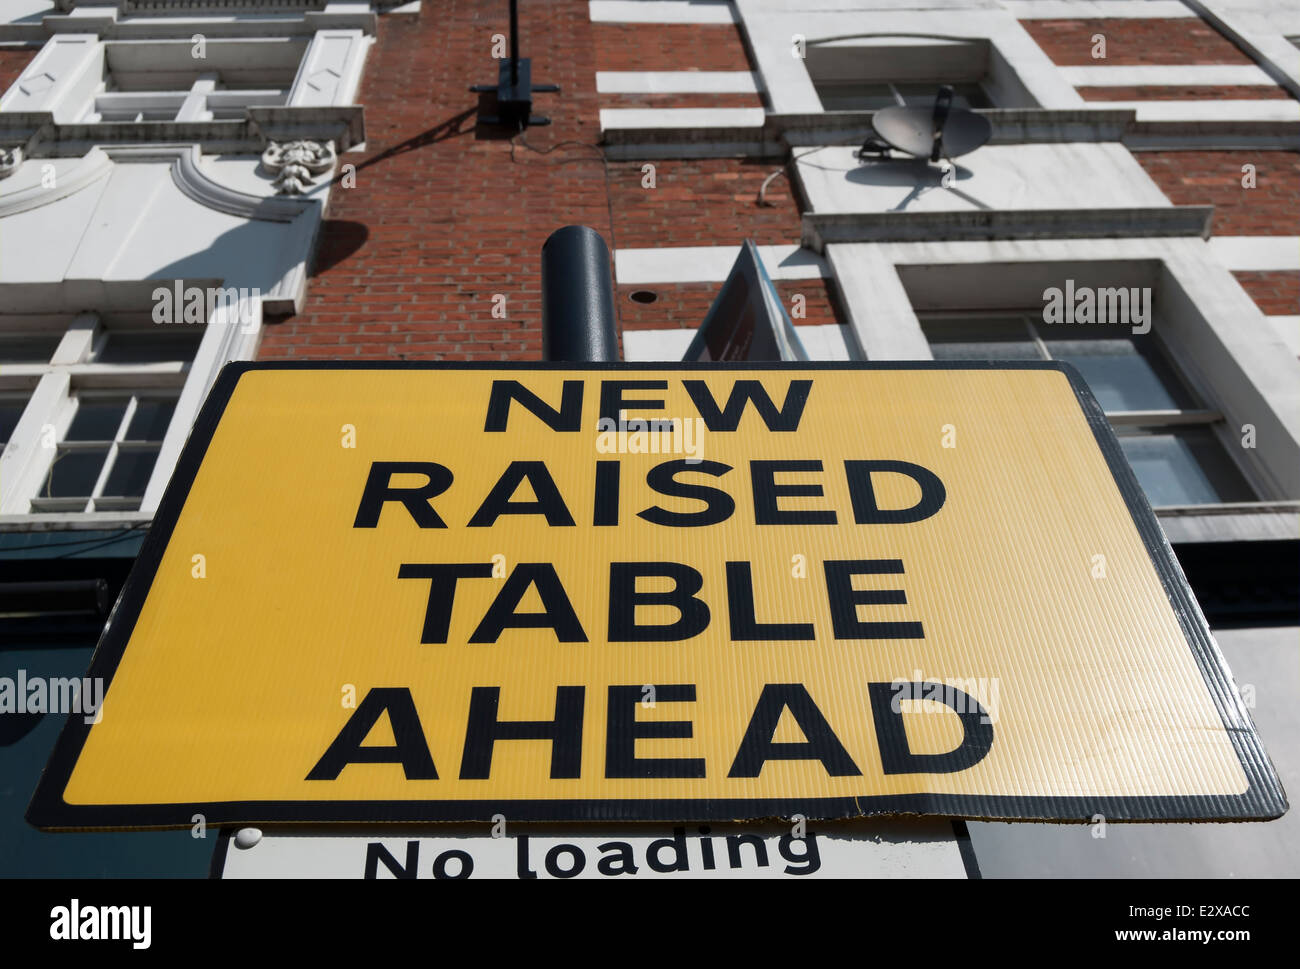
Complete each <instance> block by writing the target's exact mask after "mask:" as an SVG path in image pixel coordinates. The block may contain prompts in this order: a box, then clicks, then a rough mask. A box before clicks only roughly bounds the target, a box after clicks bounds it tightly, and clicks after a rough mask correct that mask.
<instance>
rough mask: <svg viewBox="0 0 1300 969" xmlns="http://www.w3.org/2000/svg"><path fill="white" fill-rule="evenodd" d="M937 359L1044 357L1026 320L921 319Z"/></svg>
mask: <svg viewBox="0 0 1300 969" xmlns="http://www.w3.org/2000/svg"><path fill="white" fill-rule="evenodd" d="M921 329H922V330H923V331H924V332H925V336H926V339H927V340H929V341H930V352H931V353H933V354H934V358H935V359H936V360H1041V359H1042V354H1041V353H1040V352H1039V350H1038V345H1037V344H1036V343H1034V341H1033V340H1031V339H1030V338H1029V331H1028V329H1027V328H1026V327H1025V324H1024V321H1023V320H1021V319H1020V317H1017V316H1007V317H931V318H929V319H923V320H922V321H921Z"/></svg>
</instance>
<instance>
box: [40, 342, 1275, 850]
mask: <svg viewBox="0 0 1300 969" xmlns="http://www.w3.org/2000/svg"><path fill="white" fill-rule="evenodd" d="M90 675H92V676H101V677H104V678H105V679H106V681H107V687H106V693H105V696H104V703H103V707H102V715H101V716H100V718H99V720H98V721H97V722H94V723H86V722H85V719H86V718H82V717H73V718H71V719H70V721H69V723H68V725H67V726H66V728H65V730H64V732H63V734H62V736H61V738H60V740H59V743H58V746H57V748H56V750H55V753H54V755H53V757H52V759H51V762H50V765H49V767H48V768H47V770H46V773H45V775H44V777H43V779H42V782H41V784H40V787H39V789H38V791H37V793H36V796H35V798H34V799H33V802H32V805H31V807H30V809H29V818H30V819H31V820H32V821H33V822H34V823H36V824H38V825H40V826H43V827H55V828H57V827H96V826H103V827H119V826H120V827H131V826H189V825H192V824H194V823H195V815H201V816H202V818H203V820H205V821H206V823H209V824H236V823H258V822H261V823H272V822H298V821H337V822H365V821H406V822H416V821H430V820H445V821H486V820H489V819H492V818H494V817H496V816H501V817H504V818H506V819H510V820H519V821H539V820H543V821H544V820H551V821H566V822H594V821H618V820H659V821H670V820H671V821H704V820H710V819H712V820H723V819H727V820H753V819H761V818H769V817H791V816H794V815H802V816H803V817H805V818H808V819H831V818H841V817H854V816H862V815H873V814H939V815H953V816H965V817H971V818H1007V819H1047V820H1064V821H1083V820H1090V819H1093V818H1095V817H1096V816H1097V815H1101V816H1104V817H1105V818H1106V819H1107V820H1117V821H1118V820H1160V819H1166V820H1198V819H1265V818H1271V817H1276V816H1278V815H1279V814H1281V813H1282V812H1284V811H1285V810H1286V801H1285V796H1284V794H1283V792H1282V790H1281V787H1280V786H1279V783H1278V780H1277V777H1276V774H1275V772H1274V770H1273V767H1272V765H1271V764H1270V763H1269V760H1268V757H1267V754H1266V753H1265V751H1264V749H1263V747H1262V745H1261V743H1260V740H1259V737H1258V736H1257V734H1256V733H1255V730H1254V727H1253V725H1252V724H1251V721H1250V718H1249V716H1248V714H1247V712H1246V710H1245V709H1244V706H1243V705H1242V703H1241V702H1240V700H1239V699H1238V697H1237V694H1236V691H1235V688H1234V684H1233V682H1232V680H1231V676H1230V674H1229V672H1228V670H1227V668H1226V667H1225V665H1224V661H1223V658H1222V656H1221V654H1220V653H1219V651H1218V649H1217V647H1216V646H1215V644H1214V641H1213V639H1212V638H1211V637H1210V634H1209V631H1208V629H1207V628H1206V625H1205V622H1204V619H1203V618H1202V616H1201V614H1200V611H1199V609H1198V607H1197V605H1196V603H1195V600H1194V599H1193V598H1192V595H1191V593H1190V591H1189V589H1188V587H1187V585H1186V582H1185V580H1184V578H1183V576H1182V573H1181V571H1180V570H1179V568H1178V566H1177V563H1176V562H1175V560H1174V558H1173V556H1172V554H1171V552H1170V549H1169V546H1168V545H1167V544H1166V542H1165V540H1164V538H1163V536H1162V533H1161V531H1160V528H1159V525H1158V523H1157V521H1156V519H1155V517H1154V515H1153V514H1152V512H1151V509H1150V508H1149V506H1148V505H1147V504H1146V502H1145V500H1144V499H1143V497H1142V496H1141V492H1140V490H1139V488H1138V484H1137V482H1136V480H1135V478H1134V476H1133V474H1132V471H1131V470H1130V469H1129V467H1128V465H1127V464H1126V462H1125V460H1124V458H1123V456H1122V454H1121V452H1120V450H1119V447H1118V445H1117V443H1116V441H1115V439H1114V437H1113V436H1112V434H1111V431H1110V429H1109V427H1108V425H1107V423H1106V420H1105V417H1104V416H1103V414H1102V412H1101V411H1100V409H1099V408H1098V406H1097V404H1096V402H1095V401H1094V400H1093V398H1092V397H1091V396H1090V395H1089V393H1088V391H1087V389H1086V388H1085V386H1084V385H1083V383H1082V381H1081V380H1080V378H1079V377H1078V376H1077V374H1075V373H1074V371H1072V370H1070V369H1069V368H1068V367H1066V366H1062V365H1059V364H1051V363H1028V364H1005V365H1002V364H999V365H991V364H971V365H965V366H962V365H954V364H946V363H945V364H938V363H935V364H924V363H920V364H918V363H898V364H856V365H855V364H827V365H817V364H796V365H773V366H771V367H766V368H755V367H752V366H748V367H747V366H727V365H720V364H707V365H670V366H658V365H626V364H611V365H592V366H583V367H576V366H567V365H566V366H563V367H561V366H559V365H520V366H507V365H500V364H493V365H466V364H460V365H454V364H428V365H425V364H419V365H394V366H384V365H342V364H338V365H329V364H318V365H311V364H308V365H279V364H233V365H231V366H229V367H227V368H226V370H225V371H224V372H223V373H222V375H221V377H220V379H219V380H218V382H217V384H216V386H215V387H214V389H213V391H212V393H211V396H210V397H209V399H208V401H207V403H206V404H205V406H204V408H203V410H202V413H201V415H200V417H199V419H198V421H197V423H196V425H195V427H194V430H193V433H192V436H191V438H190V440H189V442H188V444H187V445H186V447H185V450H184V453H183V455H182V457H181V459H180V462H179V464H178V467H177V470H176V473H175V475H174V478H173V480H172V482H171V485H170V486H169V488H168V490H167V493H166V496H165V498H164V500H163V502H162V506H161V507H160V509H159V511H158V514H157V517H156V518H155V520H154V524H153V527H152V529H151V531H150V533H149V536H148V539H147V542H146V544H145V546H144V548H143V549H142V551H141V554H140V557H139V560H138V561H137V563H136V565H135V568H134V570H133V572H132V574H131V577H130V579H129V580H128V583H127V585H126V588H125V589H124V591H123V594H122V597H121V600H120V601H119V603H118V605H117V607H116V609H115V611H114V613H113V615H112V618H111V620H110V623H109V625H108V628H107V630H106V632H105V635H104V639H103V641H102V642H101V643H100V646H99V649H98V651H97V653H96V654H95V658H94V660H93V664H92V668H91V671H90Z"/></svg>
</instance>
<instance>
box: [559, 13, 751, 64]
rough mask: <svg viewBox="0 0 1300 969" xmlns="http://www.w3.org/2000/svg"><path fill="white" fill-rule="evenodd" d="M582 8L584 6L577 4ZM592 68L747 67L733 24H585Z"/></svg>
mask: <svg viewBox="0 0 1300 969" xmlns="http://www.w3.org/2000/svg"><path fill="white" fill-rule="evenodd" d="M581 6H582V7H583V9H584V10H585V9H586V6H587V5H586V4H585V3H584V4H581ZM590 29H591V44H593V45H594V46H595V51H596V70H598V71H748V70H749V69H750V65H749V57H748V55H746V53H745V45H744V42H743V41H742V40H741V38H740V28H739V27H737V26H736V25H735V24H607V23H598V24H591V25H590Z"/></svg>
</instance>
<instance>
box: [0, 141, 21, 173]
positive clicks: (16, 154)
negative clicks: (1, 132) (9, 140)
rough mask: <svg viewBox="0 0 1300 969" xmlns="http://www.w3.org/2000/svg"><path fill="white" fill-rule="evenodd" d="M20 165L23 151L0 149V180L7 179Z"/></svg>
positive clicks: (18, 149)
mask: <svg viewBox="0 0 1300 969" xmlns="http://www.w3.org/2000/svg"><path fill="white" fill-rule="evenodd" d="M22 163H23V150H22V149H21V148H16V147H15V148H4V147H0V178H8V177H9V176H10V175H12V174H13V173H14V172H16V171H18V166H19V165H21V164H22Z"/></svg>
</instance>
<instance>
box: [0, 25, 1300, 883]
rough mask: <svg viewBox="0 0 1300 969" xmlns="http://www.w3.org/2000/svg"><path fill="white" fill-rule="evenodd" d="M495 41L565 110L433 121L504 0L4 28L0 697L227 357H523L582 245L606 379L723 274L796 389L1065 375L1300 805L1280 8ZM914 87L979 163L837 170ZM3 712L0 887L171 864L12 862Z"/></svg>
mask: <svg viewBox="0 0 1300 969" xmlns="http://www.w3.org/2000/svg"><path fill="white" fill-rule="evenodd" d="M520 7H521V10H520V31H519V37H520V47H521V53H522V54H523V55H524V56H527V57H530V58H531V59H532V72H533V77H534V80H535V82H548V83H551V84H556V85H558V86H559V91H558V92H553V93H539V94H537V95H536V97H535V101H534V104H533V111H534V113H535V114H539V115H545V116H547V117H548V118H549V119H550V124H549V125H545V126H542V125H535V126H530V127H528V128H527V129H526V130H515V131H511V130H508V129H505V128H503V127H502V126H499V125H497V126H489V125H482V124H478V123H477V120H478V118H479V115H480V114H491V113H492V112H493V110H494V109H493V104H492V100H493V96H492V95H490V94H475V93H471V92H470V91H469V88H470V86H471V85H474V84H482V83H488V82H495V79H496V75H497V69H498V63H499V59H500V58H501V57H503V56H505V55H506V54H507V52H508V41H507V38H508V35H509V26H508V21H507V4H506V3H504V2H497V0H443V2H439V0H423V2H410V3H396V2H392V3H385V2H363V0H279V2H277V0H172V2H167V3H163V2H156V0H53V2H52V0H11V2H9V3H8V4H6V5H5V9H4V11H3V13H2V14H0V448H3V450H0V638H3V639H4V640H5V642H4V643H3V645H0V660H3V662H4V668H2V669H0V675H13V671H16V670H18V669H25V670H28V671H36V672H37V673H39V675H44V676H75V675H79V671H81V670H84V668H85V665H86V663H87V662H88V659H89V656H90V652H91V649H92V647H93V645H94V642H95V639H96V636H97V634H98V630H99V628H100V627H101V626H102V624H103V621H104V618H105V616H106V614H107V608H108V604H110V603H111V602H112V600H113V598H114V597H115V595H116V591H117V589H118V588H120V585H121V582H122V581H123V578H124V576H125V574H126V572H127V571H128V570H129V568H130V564H131V560H132V558H133V556H134V554H135V551H136V550H137V549H138V547H139V543H140V540H141V538H142V535H143V532H144V531H145V530H146V529H147V527H148V524H149V522H150V520H151V516H152V514H153V512H154V511H155V510H156V508H157V506H158V502H159V500H160V498H161V496H162V492H163V489H164V488H165V486H166V483H167V480H168V478H169V476H170V473H171V470H172V468H173V467H174V465H175V462H176V458H177V455H178V454H179V451H180V448H181V446H182V445H183V443H184V441H185V439H186V436H187V434H188V432H189V428H190V425H191V423H192V422H193V419H194V416H195V414H196V413H197V409H198V407H199V405H200V404H201V402H202V400H203V399H204V397H205V395H206V393H207V390H208V389H209V387H210V386H211V384H212V381H213V380H214V379H215V377H216V374H217V373H218V372H219V371H220V369H221V367H222V366H223V365H224V364H225V363H227V362H229V361H233V360H252V359H258V360H352V361H364V360H536V359H539V357H540V350H541V331H540V322H539V316H540V305H541V304H540V274H539V268H540V260H539V254H540V249H541V245H542V243H543V242H544V240H545V239H546V237H547V236H548V235H549V234H550V233H551V232H552V231H554V230H555V229H557V228H559V227H561V226H563V225H567V224H573V223H580V224H585V225H589V226H592V227H593V228H595V229H596V230H597V231H599V232H600V233H601V234H602V236H603V237H604V238H605V240H606V242H607V243H608V244H609V247H610V250H611V252H612V254H613V265H612V267H611V269H612V271H613V273H614V282H615V297H616V299H615V303H616V311H617V315H618V323H619V328H620V331H621V341H622V351H623V356H624V358H625V359H628V360H664V361H671V360H678V359H680V358H681V355H682V353H683V351H684V350H685V348H686V346H687V344H688V343H689V342H690V340H691V338H692V336H693V335H694V331H695V328H696V327H697V326H698V324H699V323H700V321H701V320H702V319H703V317H704V314H705V313H706V311H707V310H708V307H709V305H710V303H711V301H712V300H713V298H714V296H715V295H716V294H717V292H718V289H719V287H720V285H721V283H722V281H723V280H724V279H725V278H726V275H727V273H728V271H729V269H730V268H731V265H732V263H733V261H734V260H735V258H736V254H737V251H738V248H739V246H740V245H741V243H742V242H743V241H744V240H745V239H752V240H753V241H754V242H755V243H756V244H757V245H758V246H759V251H760V253H761V255H762V257H763V259H764V262H765V266H766V269H767V271H768V273H769V275H770V276H771V278H772V279H773V280H774V283H775V286H776V288H777V290H778V292H779V294H780V296H781V298H782V300H783V302H784V303H785V306H786V308H787V311H788V312H789V314H790V316H791V317H792V319H793V321H794V323H795V324H796V327H797V329H798V332H799V334H800V336H801V339H802V342H803V344H804V346H805V347H806V348H807V350H808V352H809V355H810V356H811V357H812V358H813V359H825V360H917V359H921V360H925V359H939V360H945V359H986V358H994V359H1056V360H1064V361H1067V362H1069V363H1071V364H1073V365H1074V366H1076V367H1077V368H1078V369H1079V370H1080V372H1081V373H1082V374H1083V375H1084V377H1085V378H1086V379H1087V381H1088V382H1089V385H1090V386H1091V388H1092V390H1093V392H1094V394H1095V395H1096V396H1097V397H1098V399H1099V401H1100V402H1101V404H1102V406H1103V408H1104V409H1105V411H1106V414H1107V416H1108V418H1109V419H1110V421H1111V424H1112V426H1113V427H1114V429H1115V431H1116V433H1117V435H1118V436H1119V440H1120V442H1121V445H1122V446H1123V449H1124V451H1125V454H1126V456H1127V457H1128V458H1129V461H1130V463H1131V464H1132V465H1133V467H1134V470H1135V471H1136V473H1137V475H1138V478H1139V480H1140V481H1141V483H1142V485H1143V487H1144V488H1145V489H1146V492H1147V496H1148V498H1149V499H1150V501H1151V504H1152V505H1153V506H1154V507H1155V509H1156V511H1157V514H1158V517H1159V519H1160V522H1161V524H1162V526H1163V527H1164V530H1165V533H1166V536H1167V538H1168V540H1169V541H1170V543H1171V544H1172V546H1173V548H1174V550H1175V552H1176V554H1177V555H1178V557H1179V559H1180V562H1181V563H1182V565H1183V568H1184V570H1185V572H1186V573H1187V575H1188V577H1189V580H1190V581H1191V583H1192V585H1193V588H1194V589H1195V591H1196V593H1197V596H1198V598H1199V599H1200V602H1201V605H1202V608H1203V610H1204V611H1205V613H1206V614H1207V616H1208V617H1209V618H1210V620H1211V624H1212V626H1213V627H1214V628H1215V631H1216V637H1217V638H1218V640H1219V643H1220V646H1221V648H1222V649H1223V651H1224V653H1225V655H1226V657H1227V659H1228V661H1229V665H1230V666H1231V667H1232V669H1233V670H1234V673H1235V674H1236V676H1237V680H1238V685H1239V687H1240V688H1241V689H1242V692H1243V698H1244V699H1246V702H1247V705H1248V706H1251V707H1252V715H1253V716H1254V717H1255V719H1256V722H1257V724H1258V726H1259V728H1260V731H1261V733H1262V735H1263V738H1264V741H1265V743H1266V745H1267V746H1268V747H1269V750H1270V752H1271V753H1272V755H1273V757H1274V760H1275V763H1276V765H1277V767H1278V769H1279V773H1280V775H1281V777H1282V781H1283V784H1284V785H1285V786H1287V787H1288V788H1289V789H1291V790H1292V791H1294V790H1297V789H1300V759H1298V758H1297V754H1296V751H1297V750H1300V719H1297V714H1296V712H1295V710H1296V709H1297V708H1296V706H1295V704H1294V703H1293V702H1292V701H1293V699H1294V695H1295V688H1296V684H1297V682H1300V642H1298V641H1297V632H1300V617H1298V616H1297V608H1298V607H1297V596H1298V592H1297V585H1298V584H1300V520H1298V518H1297V511H1298V510H1300V360H1298V359H1297V356H1298V355H1300V192H1298V191H1297V185H1300V182H1297V176H1300V100H1298V99H1300V50H1298V49H1297V43H1300V5H1297V4H1295V3H1287V4H1277V3H1267V2H1265V0H1212V2H1201V0H1077V2H1063V0H927V2H917V0H824V2H820V3H817V4H808V3H802V2H796V0H589V2H579V0H565V2H543V0H536V2H530V0H524V2H522V3H521V4H520ZM940 85H949V86H951V87H952V89H953V92H954V94H953V96H954V104H956V105H957V106H962V107H969V108H972V109H974V110H977V111H979V112H981V113H983V114H984V115H985V116H986V117H988V118H989V120H990V121H991V123H992V131H993V133H992V138H991V140H990V141H989V142H988V143H987V144H986V145H983V146H981V147H978V148H976V149H975V150H973V151H970V152H969V153H966V154H962V155H960V156H959V157H955V158H952V159H944V160H942V162H941V163H939V164H935V165H933V166H930V167H929V168H926V169H918V167H917V166H916V164H915V163H913V162H910V161H903V160H900V159H891V158H872V157H870V156H866V157H859V154H858V149H859V146H861V144H862V142H863V141H864V139H865V138H866V136H867V133H868V132H869V131H870V122H871V117H872V115H873V113H874V112H875V111H878V110H879V109H881V108H884V107H888V106H890V105H894V104H899V103H902V104H907V105H912V106H922V107H928V106H929V105H930V104H931V103H932V102H933V99H934V97H935V92H936V91H937V89H938V88H939V86H940ZM919 172H920V174H918V173H919ZM872 403H873V402H868V401H864V402H863V407H864V410H863V415H846V420H853V419H867V417H866V415H869V409H870V407H871V406H872ZM1033 419H1034V415H1032V414H1026V415H1025V420H1026V421H1031V420H1033ZM1247 693H1249V696H1248V697H1247ZM0 718H3V719H2V720H0V723H3V724H4V726H3V729H0V872H2V873H4V874H19V873H31V874H40V873H50V874H59V873H79V874H89V873H99V872H103V873H115V872H116V873H128V872H167V873H177V874H180V873H200V874H201V873H202V872H203V870H204V869H205V866H206V863H207V858H208V856H210V854H211V842H210V841H206V840H205V839H202V838H193V837H191V836H190V835H189V834H188V833H185V834H177V833H158V834H152V833H151V834H132V835H43V834H39V833H37V832H35V831H32V830H31V829H29V828H27V827H26V826H25V824H24V822H23V821H22V813H23V810H24V809H25V807H26V802H27V799H28V797H29V796H30V793H31V789H32V787H33V786H34V784H35V780H36V777H37V775H38V774H39V771H40V769H41V766H42V765H43V763H44V760H45V757H46V756H47V755H48V751H49V748H50V746H51V745H52V743H53V739H54V736H55V734H56V733H57V729H58V725H59V724H58V721H59V720H60V719H61V718H59V717H56V716H53V715H45V716H41V715H33V714H23V715H17V714H0ZM970 827H971V838H972V844H973V846H974V849H975V854H976V857H977V859H978V861H979V863H980V866H981V868H982V869H983V871H984V872H985V873H986V874H991V875H998V874H1021V875H1047V874H1085V875H1086V874H1102V875H1128V874H1132V875H1160V874H1205V875H1229V874H1238V875H1245V874H1282V873H1290V874H1295V873H1296V872H1297V871H1300V829H1298V827H1297V824H1296V822H1295V821H1294V819H1293V818H1292V817H1291V816H1288V817H1286V818H1283V819H1282V820H1280V821H1277V822H1273V823H1270V824H1267V825H1242V826H1231V827H1229V826H1225V825H1208V826H1196V827H1194V828H1193V827H1176V826H1139V827H1137V828H1133V827H1130V828H1124V827H1123V826H1119V825H1116V826H1112V827H1110V828H1109V830H1105V829H1104V825H1103V831H1102V834H1103V835H1104V837H1099V836H1098V832H1097V830H1096V829H1095V828H1092V829H1090V828H1087V827H1082V828H1073V827H1071V828H1057V827H1055V826H1026V825H994V824H972V825H971V826H970Z"/></svg>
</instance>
